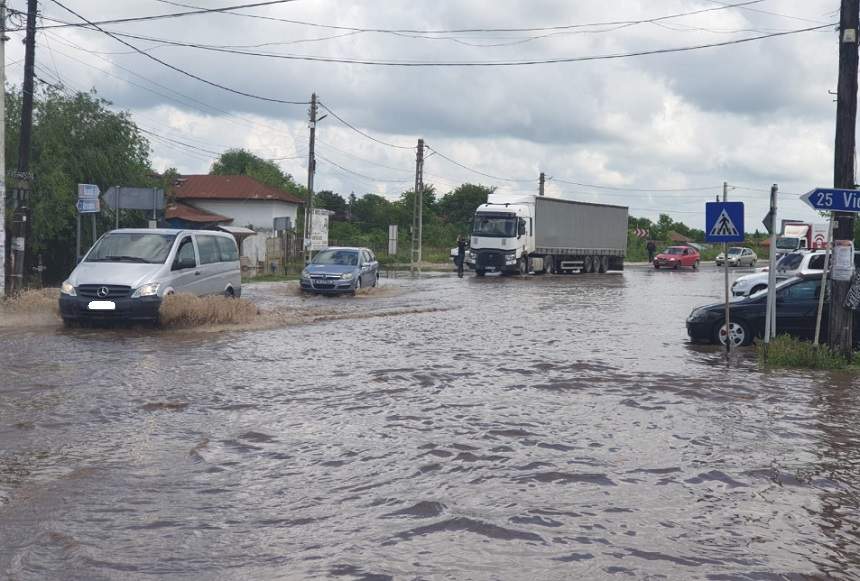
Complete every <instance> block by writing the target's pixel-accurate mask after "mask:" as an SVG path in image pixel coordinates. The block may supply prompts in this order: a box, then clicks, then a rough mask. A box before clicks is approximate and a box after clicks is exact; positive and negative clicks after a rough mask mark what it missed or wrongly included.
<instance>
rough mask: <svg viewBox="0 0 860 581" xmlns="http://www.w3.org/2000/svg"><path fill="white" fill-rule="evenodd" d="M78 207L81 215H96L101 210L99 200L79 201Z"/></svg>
mask: <svg viewBox="0 0 860 581" xmlns="http://www.w3.org/2000/svg"><path fill="white" fill-rule="evenodd" d="M75 205H76V206H77V207H78V212H79V213H81V214H96V213H98V212H99V210H101V204H99V199H98V198H96V199H95V200H88V199H83V200H78V203H77V204H75Z"/></svg>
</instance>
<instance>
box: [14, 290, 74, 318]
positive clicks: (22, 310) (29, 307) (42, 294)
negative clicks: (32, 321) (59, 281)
mask: <svg viewBox="0 0 860 581" xmlns="http://www.w3.org/2000/svg"><path fill="white" fill-rule="evenodd" d="M59 299H60V289H58V288H42V289H30V290H25V291H21V292H20V293H19V294H18V295H17V296H15V297H12V298H8V299H5V300H3V299H0V312H5V313H9V314H13V315H28V314H31V315H42V314H52V315H59V314H60V305H59Z"/></svg>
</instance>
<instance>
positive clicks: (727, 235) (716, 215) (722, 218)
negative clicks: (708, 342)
mask: <svg viewBox="0 0 860 581" xmlns="http://www.w3.org/2000/svg"><path fill="white" fill-rule="evenodd" d="M726 190H727V187H726V186H725V185H724V186H723V201H722V202H708V203H706V204H705V241H706V242H717V243H719V242H722V243H723V253H724V254H723V257H724V261H723V264H724V267H725V283H726V284H725V287H726V288H725V294H726V314H725V323H724V326H723V330H721V331H720V335H721V336H725V342H726V354H727V355H728V354H729V353H730V351H731V347H732V340H733V335H734V334H733V333H732V322H731V303H730V298H731V297H730V296H729V260H728V249H729V247H728V243H729V242H743V240H744V204H743V202H727V201H725V199H726Z"/></svg>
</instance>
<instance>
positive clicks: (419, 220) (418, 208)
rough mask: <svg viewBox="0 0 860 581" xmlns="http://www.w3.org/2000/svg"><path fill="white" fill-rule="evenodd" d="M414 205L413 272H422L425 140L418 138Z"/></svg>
mask: <svg viewBox="0 0 860 581" xmlns="http://www.w3.org/2000/svg"><path fill="white" fill-rule="evenodd" d="M413 193H414V196H413V199H414V203H413V206H412V255H411V262H412V274H415V269H416V268H417V269H418V272H419V273H420V272H421V251H422V240H423V234H424V232H423V231H424V140H423V139H419V140H418V152H417V153H416V155H415V191H414V192H413Z"/></svg>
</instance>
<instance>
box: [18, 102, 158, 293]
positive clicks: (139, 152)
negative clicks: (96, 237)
mask: <svg viewBox="0 0 860 581" xmlns="http://www.w3.org/2000/svg"><path fill="white" fill-rule="evenodd" d="M6 99H7V109H6V119H5V122H6V136H7V138H6V144H5V145H6V163H7V167H9V168H14V167H16V165H17V162H18V135H19V127H20V122H21V96H20V93H19V92H18V91H11V92H10V93H7V94H6ZM109 106H110V103H109V102H108V101H106V100H104V99H101V98H99V97H98V96H97V94H96V93H95V91H93V92H91V93H75V94H71V93H68V94H67V93H64V92H63V90H62V88H60V87H56V88H55V87H47V88H44V89H42V90H41V91H40V92H39V94H37V95H36V96H35V99H34V104H33V133H32V155H31V162H30V172H31V173H32V174H33V191H32V194H31V196H30V206H31V209H32V235H33V238H32V242H33V243H32V246H31V249H32V251H33V254H32V256H33V257H34V259H35V257H36V256H37V255H41V256H42V260H43V262H44V264H45V265H46V266H47V271H46V273H45V275H46V276H45V278H46V279H47V280H48V281H50V282H56V281H58V280H61V279H62V278H63V277H65V276H66V275H67V274H68V272H69V271H70V270H71V269H72V267H73V266H74V263H75V237H76V234H75V216H76V210H75V200H76V198H77V184H79V183H92V184H97V185H98V186H99V187H100V188H101V190H102V191H106V190H107V188H109V187H110V186H113V185H116V184H129V185H132V184H133V185H140V186H152V185H156V184H155V183H154V179H153V177H152V175H151V171H150V164H149V142H148V141H147V140H146V138H145V137H143V135H142V134H141V132H140V130H139V129H138V128H137V126H136V125H135V124H134V122H133V121H132V120H131V117H130V115H129V114H128V113H127V112H121V113H117V112H114V111H111V110H110V109H109V108H108V107H109ZM100 220H102V222H103V224H102V228H101V231H104V229H105V228H106V227H107V226H108V224H107V223H108V221H109V219H108V218H107V217H105V216H101V217H100ZM87 243H88V241H87V242H85V245H84V247H85V248H86V244H87Z"/></svg>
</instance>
